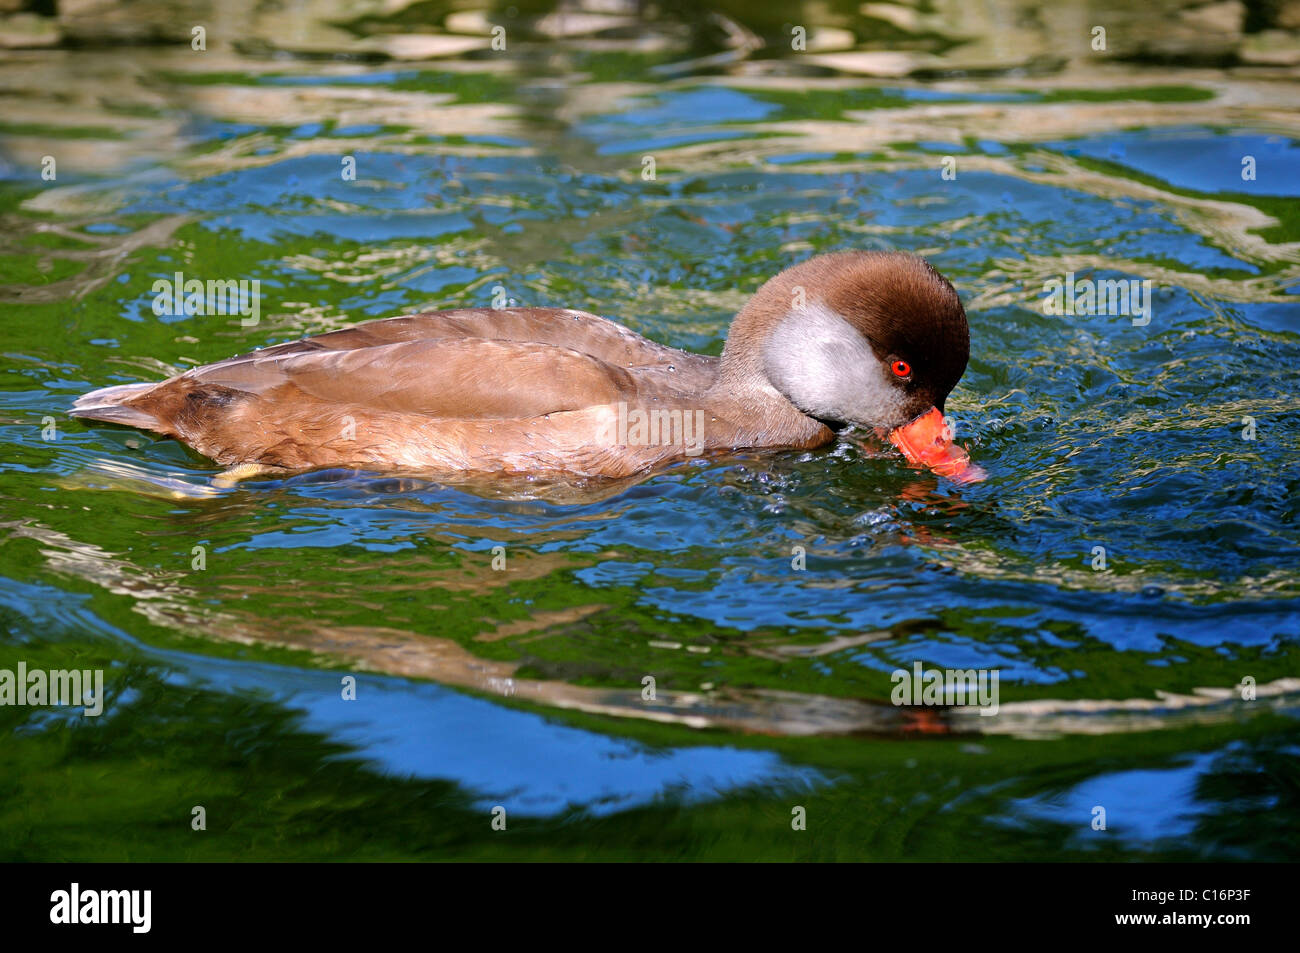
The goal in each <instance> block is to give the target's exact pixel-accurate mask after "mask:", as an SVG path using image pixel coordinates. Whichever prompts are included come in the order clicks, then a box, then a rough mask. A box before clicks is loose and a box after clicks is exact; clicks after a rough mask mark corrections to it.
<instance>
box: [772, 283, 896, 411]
mask: <svg viewBox="0 0 1300 953" xmlns="http://www.w3.org/2000/svg"><path fill="white" fill-rule="evenodd" d="M763 369H764V370H765V371H766V372H767V378H768V380H770V381H771V382H772V384H773V386H775V387H776V389H777V390H779V391H780V392H781V393H782V394H784V395H785V396H786V398H787V399H788V400H789V401H790V402H791V403H792V404H794V405H795V406H796V407H798V408H799V409H800V410H802V411H803V412H804V413H805V414H808V415H810V416H813V417H816V418H818V419H820V420H831V421H839V422H841V423H846V424H857V425H859V426H863V427H880V426H891V425H893V424H895V423H896V422H897V421H898V419H899V418H900V417H901V416H902V415H903V413H904V411H903V404H904V402H905V400H906V397H905V396H904V394H903V392H902V391H901V390H900V389H899V388H897V387H895V386H893V385H892V384H890V383H889V381H888V380H887V379H886V377H885V369H884V367H883V366H882V365H881V362H880V360H879V359H878V358H877V357H876V353H875V352H874V351H873V350H872V349H871V345H870V344H869V343H868V342H867V339H866V338H864V337H863V336H862V335H861V334H859V333H858V331H857V329H856V328H854V327H853V325H851V324H850V323H849V322H848V321H847V320H845V319H844V317H842V316H841V315H840V314H838V313H837V312H835V311H832V310H831V309H830V308H828V307H827V306H826V305H825V304H824V303H822V302H820V301H812V302H809V303H808V305H807V307H805V308H804V309H802V310H799V311H791V312H789V313H788V314H787V315H786V316H785V317H784V318H783V319H782V320H781V323H780V324H778V325H777V327H776V330H774V331H773V332H772V334H771V335H770V336H769V337H768V339H767V342H766V343H765V344H764V345H763Z"/></svg>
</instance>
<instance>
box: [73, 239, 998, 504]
mask: <svg viewBox="0 0 1300 953" xmlns="http://www.w3.org/2000/svg"><path fill="white" fill-rule="evenodd" d="M969 356H970V332H969V327H968V325H967V320H966V312H965V310H964V308H963V307H962V303H961V299H960V297H959V296H958V294H957V291H956V290H955V289H954V287H953V286H952V284H951V283H950V282H949V281H948V280H947V279H946V278H944V277H943V276H942V275H941V274H940V273H939V272H938V271H937V270H936V269H935V268H934V267H933V266H932V265H931V264H930V263H929V262H928V261H926V260H925V259H924V258H921V257H919V256H917V255H913V254H910V253H907V252H898V251H845V252H836V253H832V254H824V255H818V256H815V257H812V258H809V259H807V260H805V261H803V262H801V263H799V264H796V265H794V266H793V267H790V268H787V269H785V270H784V271H781V272H780V273H778V274H777V275H776V276H775V277H772V278H770V279H769V280H768V281H767V282H765V283H764V284H763V285H762V286H761V287H760V288H759V289H758V291H757V292H755V293H754V295H753V296H752V297H751V298H750V299H749V301H748V302H747V303H746V305H745V306H744V307H743V308H742V309H741V310H740V312H739V313H738V314H736V316H735V318H734V319H733V321H732V323H731V327H730V330H729V332H728V335H727V339H726V342H725V344H724V346H723V348H722V353H721V355H720V356H717V357H714V356H710V355H704V354H695V353H691V352H688V351H684V350H679V349H677V348H673V347H668V346H666V345H663V344H658V343H656V342H654V341H650V340H648V339H646V338H644V337H642V336H641V335H639V334H637V333H635V332H634V331H632V330H631V329H629V328H627V327H625V326H623V325H621V324H618V323H616V322H614V321H611V320H609V319H606V318H602V317H598V316H597V315H594V314H590V313H588V312H586V311H578V310H573V309H567V308H546V307H521V308H499V309H498V308H460V309H455V310H448V311H434V312H426V313H420V314H414V315H406V316H402V317H392V318H385V319H380V320H374V321H367V322H365V323H362V324H358V325H355V326H353V327H348V328H344V329H341V330H337V331H331V332H328V333H324V334H319V335H315V336H312V337H305V338H301V339H299V340H295V341H289V342H285V343H281V344H275V345H272V346H269V347H263V348H259V349H256V350H253V351H250V352H248V353H245V354H240V355H237V356H235V357H231V358H228V359H226V360H223V361H218V362H216V363H214V364H207V365H203V366H201V367H194V368H191V369H190V370H187V371H185V372H184V373H182V374H178V375H176V376H174V377H170V378H168V379H166V380H164V381H160V382H141V383H130V384H117V385H113V386H108V387H103V388H100V389H98V390H94V391H91V392H90V393H87V394H85V395H83V396H81V397H79V398H77V399H76V401H75V402H74V404H73V407H72V409H71V414H72V416H74V417H77V418H83V419H87V420H92V421H101V422H106V423H111V424H117V425H123V426H128V427H133V428H136V429H140V430H145V431H149V432H152V433H156V434H160V435H163V436H165V437H170V438H174V439H176V440H179V441H181V442H182V443H184V444H186V445H187V446H189V447H191V448H192V449H194V450H195V451H197V452H198V453H200V454H202V455H204V456H206V457H208V458H210V459H211V460H213V461H215V462H216V463H217V464H220V465H222V466H225V467H227V468H228V469H227V470H226V471H225V473H224V474H222V476H223V477H225V478H227V479H228V480H238V479H242V478H245V477H249V476H254V475H268V474H288V473H292V472H295V471H303V470H310V469H316V468H325V467H345V468H354V469H363V470H379V471H422V472H443V473H475V474H503V475H504V474H509V475H514V476H518V475H532V474H537V475H544V474H565V475H569V476H578V477H611V478H624V477H629V476H634V475H637V474H648V473H651V472H653V471H655V470H658V469H660V468H663V467H665V466H668V465H670V464H674V463H679V462H681V461H683V460H687V459H690V458H692V457H699V456H702V455H705V454H718V453H724V452H731V451H738V450H756V449H763V450H811V449H815V448H817V447H822V446H825V445H826V444H829V443H832V442H833V441H835V440H836V439H837V437H838V436H839V435H841V434H843V433H845V432H858V431H867V432H872V433H874V434H876V435H877V436H878V437H881V438H884V439H887V440H888V441H889V442H890V443H891V444H893V446H894V447H896V448H897V449H898V450H899V451H900V452H901V453H902V454H903V456H904V457H905V458H906V459H907V460H908V461H909V462H910V463H911V464H913V465H914V466H917V467H923V468H928V469H929V470H931V471H933V472H934V473H936V474H938V475H940V476H945V477H948V478H951V479H953V480H956V481H959V482H964V481H970V480H975V479H981V478H983V476H984V474H983V471H981V470H980V469H979V468H978V467H975V466H973V465H972V464H971V461H970V456H969V454H968V453H967V452H966V451H965V450H964V449H962V448H961V447H959V446H957V445H956V444H955V443H954V441H953V437H952V433H951V428H950V427H949V426H947V424H946V423H945V418H944V404H945V400H946V399H947V397H948V395H949V393H950V392H951V391H952V389H953V388H954V387H955V386H956V384H957V382H958V381H959V380H960V379H961V377H962V375H963V374H964V373H965V370H966V365H967V361H968V360H969Z"/></svg>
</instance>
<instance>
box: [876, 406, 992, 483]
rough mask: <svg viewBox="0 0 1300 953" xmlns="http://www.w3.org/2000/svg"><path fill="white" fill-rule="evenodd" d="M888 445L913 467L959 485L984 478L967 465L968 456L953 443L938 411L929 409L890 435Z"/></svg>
mask: <svg viewBox="0 0 1300 953" xmlns="http://www.w3.org/2000/svg"><path fill="white" fill-rule="evenodd" d="M889 442H890V443H892V444H893V445H894V446H895V447H897V448H898V449H899V450H901V451H902V452H903V456H905V457H907V459H908V460H909V461H911V462H912V463H919V464H921V465H922V466H925V467H929V468H930V469H931V470H933V471H934V472H935V473H937V474H939V475H940V476H946V477H948V478H949V479H951V480H957V481H958V482H961V483H971V482H974V481H977V480H983V479H984V478H985V476H987V474H986V473H985V472H984V471H983V470H981V469H980V468H979V467H977V466H973V465H972V464H971V462H970V454H968V453H967V452H966V451H965V450H963V449H962V448H961V447H959V446H957V445H956V444H955V443H953V442H952V433H951V432H950V431H949V430H948V426H947V425H946V424H945V423H944V421H943V414H941V413H939V408H937V407H931V408H930V409H929V410H927V411H926V412H925V413H923V414H922V415H921V416H920V417H917V418H916V419H915V420H913V421H912V422H911V423H910V424H905V425H904V426H902V427H899V428H898V429H897V430H893V431H890V434H889Z"/></svg>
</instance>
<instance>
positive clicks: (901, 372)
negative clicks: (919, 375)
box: [889, 361, 912, 377]
mask: <svg viewBox="0 0 1300 953" xmlns="http://www.w3.org/2000/svg"><path fill="white" fill-rule="evenodd" d="M889 369H890V370H891V371H893V372H894V376H895V377H910V376H911V374H912V365H911V364H909V363H907V361H895V362H894V363H893V364H890V365H889Z"/></svg>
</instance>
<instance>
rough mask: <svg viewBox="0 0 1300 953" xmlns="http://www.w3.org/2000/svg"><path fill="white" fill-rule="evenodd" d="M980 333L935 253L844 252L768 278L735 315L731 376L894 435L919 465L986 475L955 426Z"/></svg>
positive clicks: (742, 389)
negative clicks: (949, 408)
mask: <svg viewBox="0 0 1300 953" xmlns="http://www.w3.org/2000/svg"><path fill="white" fill-rule="evenodd" d="M969 356H970V331H969V328H968V327H967V324H966V312H965V310H964V309H963V308H962V305H961V300H960V299H959V298H958V297H957V292H956V291H955V290H954V289H953V287H952V285H951V284H949V282H948V280H947V279H946V278H944V277H943V276H942V275H940V274H939V273H938V272H937V271H935V270H934V268H932V267H931V266H930V264H929V263H928V262H926V261H925V260H924V259H923V258H918V257H917V256H915V255H909V254H905V253H902V252H842V253H837V254H832V255H822V256H819V257H816V258H811V259H809V260H808V261H805V262H803V263H802V264H799V265H796V266H794V267H793V268H789V269H787V270H785V271H783V272H781V273H780V274H779V275H777V276H776V277H774V278H772V279H771V280H770V281H768V282H767V283H766V284H764V285H763V286H762V287H761V288H760V289H759V290H758V292H757V293H756V294H755V295H754V297H753V298H752V299H751V300H750V302H749V303H748V304H747V305H746V306H745V307H744V309H743V310H741V312H740V313H739V314H738V315H737V316H736V319H735V321H734V322H733V323H732V327H731V331H730V333H729V334H728V337H727V344H726V347H725V348H724V349H723V353H722V362H721V366H720V368H719V381H720V382H723V383H724V384H725V386H727V387H728V388H729V389H730V390H732V392H733V393H737V392H738V393H750V394H755V395H757V394H762V395H764V396H765V397H766V398H767V403H769V405H770V404H771V399H772V398H778V399H779V400H781V401H784V402H788V404H790V405H793V408H794V409H796V410H797V411H798V412H799V413H800V414H802V415H804V416H805V417H809V418H812V419H813V420H816V421H819V422H821V423H822V424H824V425H826V426H827V427H830V428H831V429H832V430H840V429H843V428H844V427H846V426H852V427H857V428H862V429H865V430H872V431H875V432H876V433H877V434H879V435H881V436H884V437H887V438H888V439H889V441H890V442H891V443H893V444H894V446H896V447H897V448H898V449H899V450H901V451H902V452H903V454H904V455H905V456H906V457H907V458H908V460H910V461H911V462H913V463H917V464H922V465H924V466H927V467H929V468H930V469H932V470H934V471H935V472H937V473H940V474H942V475H944V476H948V477H952V478H954V479H959V480H970V479H979V478H981V477H982V476H983V474H982V472H981V471H979V469H978V468H977V467H973V466H972V465H971V463H970V457H969V456H968V455H967V453H966V451H965V450H963V449H962V448H960V447H958V446H957V445H956V444H954V443H953V441H952V434H951V433H950V432H949V430H948V428H947V426H946V425H945V424H944V418H943V410H944V401H945V400H946V399H947V397H948V394H949V393H950V392H951V391H952V389H953V387H955V386H956V385H957V381H958V380H960V379H961V376H962V374H963V373H964V372H965V370H966V362H967V360H968V358H969Z"/></svg>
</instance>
